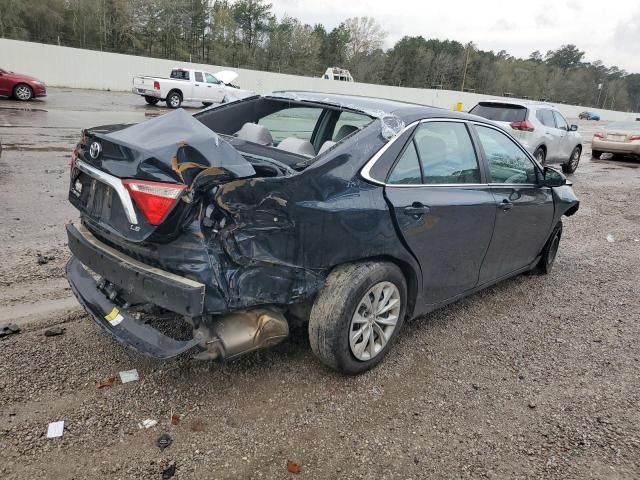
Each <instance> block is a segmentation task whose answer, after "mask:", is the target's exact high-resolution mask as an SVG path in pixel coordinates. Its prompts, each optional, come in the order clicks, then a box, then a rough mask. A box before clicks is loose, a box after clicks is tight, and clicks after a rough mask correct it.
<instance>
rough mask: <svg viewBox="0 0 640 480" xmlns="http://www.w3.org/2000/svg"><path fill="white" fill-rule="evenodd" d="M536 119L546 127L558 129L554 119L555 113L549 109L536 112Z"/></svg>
mask: <svg viewBox="0 0 640 480" xmlns="http://www.w3.org/2000/svg"><path fill="white" fill-rule="evenodd" d="M536 117H537V119H538V120H539V121H540V123H541V124H543V125H544V126H546V127H551V128H556V122H555V120H554V119H553V112H552V111H551V110H547V109H541V110H538V111H537V112H536Z"/></svg>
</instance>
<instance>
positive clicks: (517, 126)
mask: <svg viewBox="0 0 640 480" xmlns="http://www.w3.org/2000/svg"><path fill="white" fill-rule="evenodd" d="M510 125H511V128H513V129H514V130H521V131H523V132H533V131H534V130H535V127H534V126H533V123H531V122H530V121H528V120H525V121H524V122H511V124H510Z"/></svg>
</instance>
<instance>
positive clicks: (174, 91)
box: [132, 68, 254, 108]
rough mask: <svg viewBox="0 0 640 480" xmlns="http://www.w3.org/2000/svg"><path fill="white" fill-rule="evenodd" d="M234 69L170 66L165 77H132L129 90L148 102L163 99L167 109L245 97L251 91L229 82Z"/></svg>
mask: <svg viewBox="0 0 640 480" xmlns="http://www.w3.org/2000/svg"><path fill="white" fill-rule="evenodd" d="M236 78H238V74H237V73H236V72H232V71H230V70H224V71H222V72H218V73H215V74H214V73H209V72H204V71H202V70H194V69H190V68H174V69H173V70H171V75H170V77H169V78H161V77H150V76H146V75H139V76H135V77H133V88H132V91H133V93H135V94H137V95H141V96H143V97H144V99H145V101H146V102H147V103H148V104H149V105H156V104H157V103H158V102H160V101H163V102H166V103H167V106H168V107H169V108H179V107H180V106H181V105H182V102H186V101H191V102H202V104H203V105H204V106H205V107H208V106H210V105H213V104H214V103H224V102H229V101H232V100H237V99H241V98H246V97H249V96H251V95H254V92H251V91H249V90H243V89H241V88H239V87H237V86H236V85H233V84H232V83H231V82H233V81H234V80H235V79H236Z"/></svg>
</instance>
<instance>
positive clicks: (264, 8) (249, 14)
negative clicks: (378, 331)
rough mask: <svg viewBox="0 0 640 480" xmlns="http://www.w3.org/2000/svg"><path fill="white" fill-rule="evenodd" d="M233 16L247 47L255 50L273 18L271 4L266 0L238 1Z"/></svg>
mask: <svg viewBox="0 0 640 480" xmlns="http://www.w3.org/2000/svg"><path fill="white" fill-rule="evenodd" d="M233 14H234V19H235V21H236V23H237V24H238V27H239V28H240V31H241V33H242V39H243V42H244V44H245V46H246V47H247V48H248V49H249V50H253V49H254V48H255V47H256V46H257V44H258V40H259V39H260V36H261V35H262V34H263V33H265V32H266V31H267V26H268V25H269V22H270V20H271V18H272V17H273V14H272V13H271V4H270V3H265V0H238V2H236V3H235V4H234V5H233Z"/></svg>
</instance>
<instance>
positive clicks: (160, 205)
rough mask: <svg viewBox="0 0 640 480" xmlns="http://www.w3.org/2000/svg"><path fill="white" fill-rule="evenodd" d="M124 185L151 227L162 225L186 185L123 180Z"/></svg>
mask: <svg viewBox="0 0 640 480" xmlns="http://www.w3.org/2000/svg"><path fill="white" fill-rule="evenodd" d="M122 184H123V185H124V186H125V188H126V189H127V190H128V191H129V193H130V194H131V197H132V198H133V201H134V202H135V204H136V205H137V206H138V208H139V209H140V210H141V211H142V214H143V215H144V216H145V218H146V219H147V221H148V222H149V223H150V224H151V225H160V224H161V223H162V221H163V220H164V219H165V218H166V216H167V215H168V214H169V211H170V210H171V208H172V207H173V206H174V205H175V203H176V201H177V200H178V198H179V197H180V194H181V193H182V191H183V190H184V189H185V188H187V187H186V185H176V184H174V183H160V182H148V181H145V180H123V181H122Z"/></svg>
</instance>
